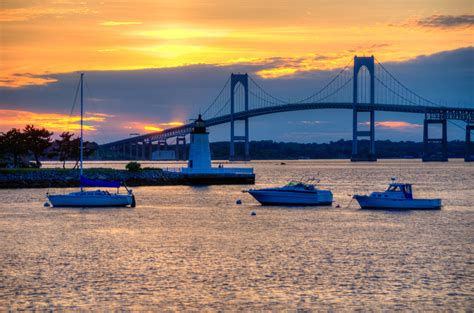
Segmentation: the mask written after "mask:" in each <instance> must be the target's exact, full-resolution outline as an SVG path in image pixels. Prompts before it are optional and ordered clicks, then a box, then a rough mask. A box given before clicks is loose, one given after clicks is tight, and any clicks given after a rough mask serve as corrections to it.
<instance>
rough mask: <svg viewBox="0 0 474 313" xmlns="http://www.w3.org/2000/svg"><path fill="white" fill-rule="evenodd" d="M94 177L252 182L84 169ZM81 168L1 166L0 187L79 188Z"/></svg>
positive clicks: (131, 181)
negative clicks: (79, 169)
mask: <svg viewBox="0 0 474 313" xmlns="http://www.w3.org/2000/svg"><path fill="white" fill-rule="evenodd" d="M84 175H85V176H86V177H87V178H88V179H92V180H104V181H120V182H122V183H125V184H126V185H127V186H131V187H133V186H164V185H195V184H199V185H215V184H253V183H255V176H253V175H252V176H249V175H238V174H235V175H232V174H229V175H220V176H217V175H198V176H196V175H185V174H182V173H175V172H167V171H163V170H161V169H154V168H145V169H142V170H139V171H136V172H131V171H127V170H116V169H111V168H90V169H84ZM78 186H79V171H78V170H77V169H76V170H72V169H60V168H45V169H38V168H24V169H0V189H7V188H49V187H51V188H53V187H78Z"/></svg>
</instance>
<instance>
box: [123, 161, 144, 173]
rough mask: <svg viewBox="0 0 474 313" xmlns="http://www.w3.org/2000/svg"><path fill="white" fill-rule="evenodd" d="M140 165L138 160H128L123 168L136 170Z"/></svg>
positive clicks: (131, 170)
mask: <svg viewBox="0 0 474 313" xmlns="http://www.w3.org/2000/svg"><path fill="white" fill-rule="evenodd" d="M141 166H142V165H141V164H140V163H138V162H129V163H128V164H127V165H125V169H126V170H128V171H130V172H138V171H139V170H140V168H141Z"/></svg>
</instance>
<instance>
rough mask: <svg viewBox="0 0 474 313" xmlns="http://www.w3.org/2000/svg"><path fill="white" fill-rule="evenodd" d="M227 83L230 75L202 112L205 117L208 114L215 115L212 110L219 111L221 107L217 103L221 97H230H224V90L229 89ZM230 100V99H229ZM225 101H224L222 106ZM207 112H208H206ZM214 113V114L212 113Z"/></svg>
mask: <svg viewBox="0 0 474 313" xmlns="http://www.w3.org/2000/svg"><path fill="white" fill-rule="evenodd" d="M229 83H230V76H229V78H228V79H227V81H226V82H225V84H224V86H223V87H222V89H221V91H220V92H219V94H218V95H217V96H216V97H215V99H214V101H212V102H211V104H210V105H209V106H208V107H207V108H206V109H205V110H204V111H203V112H202V115H203V116H205V117H207V116H208V115H210V116H215V112H213V111H221V110H222V108H221V107H220V106H219V104H222V101H223V100H222V99H224V100H229V99H230V98H229V97H228V96H227V97H226V94H227V92H226V90H228V89H229ZM229 101H230V100H229ZM225 105H226V103H224V106H225ZM208 113H209V114H208ZM212 113H214V114H212Z"/></svg>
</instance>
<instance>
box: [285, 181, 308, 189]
mask: <svg viewBox="0 0 474 313" xmlns="http://www.w3.org/2000/svg"><path fill="white" fill-rule="evenodd" d="M285 187H293V188H295V187H296V188H302V189H314V186H313V185H310V184H305V183H303V182H299V181H291V182H289V183H288V184H287V185H286V186H285Z"/></svg>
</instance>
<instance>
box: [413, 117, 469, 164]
mask: <svg viewBox="0 0 474 313" xmlns="http://www.w3.org/2000/svg"><path fill="white" fill-rule="evenodd" d="M447 122H448V120H447V119H446V113H445V112H438V113H426V114H425V120H424V123H423V157H422V161H423V162H433V161H437V162H447V161H448V125H447V124H448V123H447ZM429 125H441V129H442V130H441V138H430V135H429ZM466 132H467V129H466ZM466 136H467V134H466ZM466 139H467V137H466ZM466 144H467V142H466Z"/></svg>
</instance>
